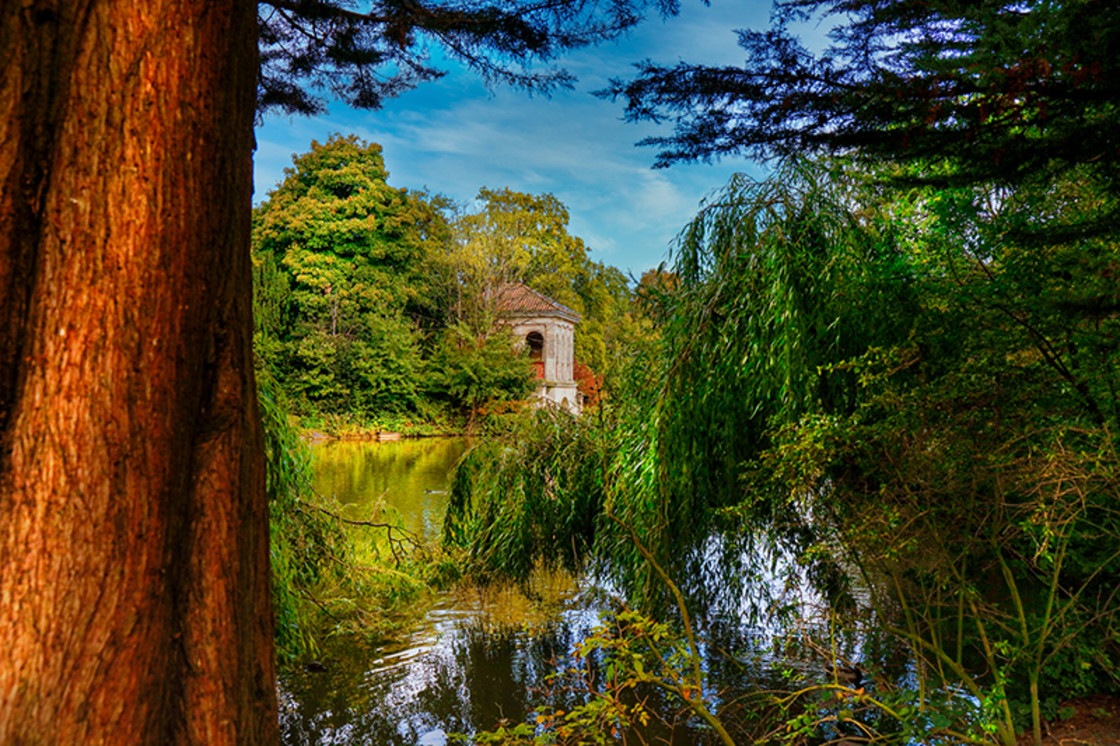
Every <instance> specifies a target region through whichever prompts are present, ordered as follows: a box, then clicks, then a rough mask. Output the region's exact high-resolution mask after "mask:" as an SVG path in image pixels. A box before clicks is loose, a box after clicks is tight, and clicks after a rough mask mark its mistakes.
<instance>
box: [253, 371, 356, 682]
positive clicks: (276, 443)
mask: <svg viewBox="0 0 1120 746" xmlns="http://www.w3.org/2000/svg"><path fill="white" fill-rule="evenodd" d="M258 384H259V391H258V399H259V401H260V410H261V421H262V424H263V427H264V441H265V469H266V472H265V473H266V477H265V486H266V487H265V488H266V490H267V493H268V500H269V523H270V527H271V543H270V559H271V565H272V599H273V607H274V611H275V614H276V649H277V655H278V658H279V660H280V662H281V663H282V664H283V663H290V662H291V661H293V660H295V659H297V658H300V657H301V656H304V655H306V654H308V653H311V652H313V651H314V650H315V649H316V642H315V628H316V626H317V623H318V620H319V616H320V610H319V607H318V606H317V605H316V604H315V603H314V601H312V600H311V596H310V595H309V594H310V592H311V589H313V588H315V587H316V586H317V585H318V584H319V583H320V582H321V581H322V580H323V579H324V576H325V575H326V574H328V573H330V572H331V571H332V569H333V568H332V560H331V558H332V557H334V558H338V557H348V556H349V554H350V552H349V545H348V543H347V542H346V538H345V536H344V534H343V533H342V531H341V530H340V529H339V527H338V525H337V524H335V523H333V522H332V521H330V520H329V519H328V517H327V516H326V515H325V514H322V513H317V512H316V511H312V510H307V509H306V507H305V504H304V500H306V498H307V497H308V496H309V495H310V494H311V483H310V473H311V472H310V457H309V454H308V452H307V447H306V446H305V445H304V444H303V443H302V442H300V439H299V435H298V433H297V432H296V430H295V428H294V427H292V425H291V424H290V423H289V422H288V414H287V409H286V407H284V404H283V394H282V393H281V391H280V387H279V385H278V384H277V383H276V379H275V378H273V377H272V376H271V375H269V374H268V372H267V371H266V370H262V371H259V372H258Z"/></svg>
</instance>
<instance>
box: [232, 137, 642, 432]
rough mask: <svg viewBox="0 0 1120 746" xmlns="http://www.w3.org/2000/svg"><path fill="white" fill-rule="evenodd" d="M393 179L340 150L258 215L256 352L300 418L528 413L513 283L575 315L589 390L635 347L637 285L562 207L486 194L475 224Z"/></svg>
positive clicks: (303, 161) (289, 175)
mask: <svg viewBox="0 0 1120 746" xmlns="http://www.w3.org/2000/svg"><path fill="white" fill-rule="evenodd" d="M388 178H389V174H388V171H387V170H386V167H385V163H384V160H383V158H382V155H381V148H380V146H378V145H376V144H368V143H365V142H363V141H362V140H360V139H359V138H357V137H354V136H349V137H342V136H338V135H335V136H332V137H331V138H330V139H329V140H328V141H327V142H326V143H323V144H320V143H317V142H313V143H312V145H311V150H310V151H309V152H307V153H305V154H302V155H299V156H296V157H294V158H293V166H292V168H290V169H287V170H286V176H285V178H284V180H283V181H282V182H281V183H280V184H279V185H278V186H277V188H276V189H275V190H274V191H272V192H271V193H270V194H269V196H268V198H267V199H266V200H265V201H264V202H263V203H261V205H260V206H258V207H257V208H256V209H255V210H254V212H253V272H254V304H255V308H256V324H257V326H256V333H255V337H254V338H255V347H256V351H257V354H258V356H259V357H260V359H261V361H262V362H263V363H264V364H265V365H267V366H269V368H270V369H271V371H272V372H273V373H274V374H275V376H276V377H277V379H278V381H279V382H280V385H281V386H282V387H283V389H284V391H285V393H286V394H287V397H288V399H289V401H290V402H291V403H292V406H293V407H294V409H295V411H296V412H297V413H298V414H301V415H309V416H313V417H315V416H317V417H321V416H324V415H347V416H352V417H356V418H359V419H367V420H372V419H376V418H378V417H382V418H384V417H398V418H399V417H406V418H407V417H411V418H419V419H425V418H428V419H433V418H434V419H438V418H440V417H444V416H448V415H451V416H464V415H466V416H471V415H473V414H474V413H476V412H477V411H478V410H479V409H480V408H481V407H483V406H484V405H486V404H488V403H499V402H502V401H511V400H518V399H521V398H524V397H525V395H526V393H527V392H528V390H529V389H530V387H531V382H530V380H529V377H530V367H529V365H528V363H527V360H526V359H525V356H524V355H522V354H518V352H517V351H516V346H515V344H514V340H512V339H510V338H509V336H508V334H506V333H503V329H502V326H501V324H500V317H499V313H498V311H497V309H496V308H495V307H494V298H495V292H494V291H495V290H496V289H497V288H498V287H500V286H501V285H502V284H503V283H508V282H524V283H526V284H528V285H529V286H531V287H533V288H534V289H536V290H538V291H540V292H542V293H544V294H546V295H548V296H549V297H551V298H553V299H554V300H556V301H558V302H560V303H563V304H564V305H566V306H568V307H570V308H572V309H573V310H575V311H576V312H578V313H580V314H581V316H582V317H583V321H582V322H581V324H580V325H579V326H578V327H577V331H576V338H575V354H576V358H577V360H578V361H580V362H581V364H582V366H583V367H582V368H581V370H582V371H585V377H586V378H587V382H588V384H589V385H595V386H597V383H598V380H599V378H601V377H602V376H603V375H604V374H609V373H610V372H611V371H612V370H614V368H615V367H616V364H617V358H618V356H619V353H618V349H619V344H620V343H621V342H622V341H623V340H625V339H627V338H634V337H638V336H640V335H641V333H642V332H641V329H642V324H641V322H640V321H638V320H636V318H635V308H634V307H633V305H632V302H631V292H630V288H629V284H628V281H627V278H626V277H625V275H623V274H622V273H621V272H620V271H619V270H617V269H614V268H613V267H608V266H606V265H604V264H602V263H599V262H594V261H592V260H591V259H590V258H589V257H588V252H587V247H586V246H585V245H584V244H583V242H582V241H581V240H580V239H579V238H577V237H575V236H572V235H570V234H569V233H568V229H567V223H568V212H567V209H566V208H565V207H564V206H563V205H562V204H561V203H560V202H559V200H557V199H556V198H555V197H553V196H552V195H547V194H546V195H530V194H522V193H519V192H515V191H512V190H509V189H496V190H495V189H487V188H483V189H481V190H480V191H479V194H478V200H477V203H478V205H479V207H478V209H477V210H475V211H472V210H469V209H466V208H464V207H456V206H454V205H452V204H450V202H449V201H448V200H447V199H446V198H443V197H441V196H439V195H432V194H427V193H423V192H411V191H409V190H407V189H399V188H396V187H392V186H390V185H389V184H388Z"/></svg>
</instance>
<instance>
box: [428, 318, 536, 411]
mask: <svg viewBox="0 0 1120 746" xmlns="http://www.w3.org/2000/svg"><path fill="white" fill-rule="evenodd" d="M513 351H514V340H513V338H512V337H511V336H510V335H509V333H508V332H504V331H502V330H498V331H495V332H494V333H491V334H488V335H486V336H484V337H482V338H481V339H479V338H478V337H476V336H474V335H473V334H471V333H470V331H469V330H468V329H467V328H466V327H465V326H464V325H462V324H456V325H452V326H451V327H449V328H448V329H447V331H446V332H445V334H444V336H443V340H442V343H441V344H440V345H439V347H437V349H436V350H435V352H434V353H433V355H432V359H431V362H430V367H431V373H430V374H429V377H428V386H429V387H430V390H429V396H431V397H432V398H433V399H436V400H440V399H443V400H445V401H446V402H448V403H449V404H450V405H451V406H452V407H453V408H454V409H455V410H457V411H459V412H462V413H464V414H466V415H467V417H468V423H469V426H472V429H473V423H474V421H475V418H476V417H477V415H478V414H479V412H480V410H482V408H483V406H484V405H487V404H494V403H498V402H508V401H514V400H521V399H524V398H525V396H526V395H528V394H529V392H530V391H531V390H532V387H533V384H532V371H531V369H530V367H529V364H528V360H527V359H526V358H525V357H524V356H521V355H517V354H515V353H514V352H513Z"/></svg>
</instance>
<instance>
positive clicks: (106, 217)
mask: <svg viewBox="0 0 1120 746" xmlns="http://www.w3.org/2000/svg"><path fill="white" fill-rule="evenodd" d="M640 5H641V3H627V2H624V3H621V4H617V3H611V4H606V5H605V8H601V7H600V6H598V5H595V4H592V5H590V6H588V5H585V4H583V3H573V2H561V3H557V4H548V5H547V6H545V7H536V6H534V5H533V4H530V3H524V4H521V3H517V4H511V5H505V6H503V7H502V8H495V7H492V6H490V5H487V4H486V3H467V4H465V5H464V4H456V5H454V6H447V7H440V6H425V5H420V4H408V5H407V6H401V5H399V4H397V3H374V4H373V5H372V6H371V7H370V8H369V9H368V13H362V12H359V11H357V10H354V9H352V8H350V7H344V6H343V5H342V4H341V3H339V4H331V3H324V2H319V1H318V0H316V1H314V2H312V1H310V0H308V1H306V2H303V1H300V0H296V1H295V2H285V3H275V4H273V5H272V6H265V11H264V12H265V15H264V16H263V17H262V19H261V21H260V22H258V19H257V18H255V17H254V14H253V10H254V8H253V5H252V4H250V3H235V2H231V1H230V0H217V1H215V2H205V3H203V2H197V1H196V2H188V1H186V0H157V1H156V2H147V3H135V2H125V3H118V4H112V5H110V4H108V3H104V2H76V3H70V4H57V5H56V4H54V3H48V2H40V3H6V4H4V5H3V6H0V48H2V49H3V50H4V52H5V55H6V59H5V64H4V67H3V69H2V72H0V102H2V107H3V108H2V116H0V526H2V528H0V572H2V573H3V575H2V578H0V587H2V589H3V590H2V595H0V645H2V646H3V649H4V655H5V663H4V666H2V667H0V741H2V742H18V743H159V744H169V743H206V744H223V743H268V742H274V741H275V740H276V739H277V725H276V700H275V692H274V676H273V660H272V659H273V656H272V621H271V611H270V608H269V587H268V519H267V514H266V505H265V499H264V490H263V454H262V447H261V436H260V424H259V418H258V414H257V407H256V401H255V392H254V382H253V373H252V365H251V357H250V341H251V340H250V338H251V332H252V319H251V312H250V302H251V284H250V282H251V281H250V266H249V225H250V197H251V192H252V170H251V153H252V142H253V141H252V123H253V117H254V111H255V106H256V104H257V103H258V101H257V98H256V96H255V95H254V92H255V91H256V90H257V89H258V84H259V85H260V91H261V97H260V98H261V100H260V103H261V104H262V105H268V104H276V103H286V104H288V105H289V108H296V109H300V108H302V109H306V106H304V107H300V106H292V105H291V104H292V102H298V101H305V102H306V101H310V100H312V99H311V98H310V97H309V96H308V95H307V94H304V93H301V89H300V88H299V85H300V84H301V83H308V82H309V83H310V84H311V85H312V86H314V85H317V84H319V83H321V82H322V80H338V79H340V78H338V77H331V76H330V75H327V76H326V78H323V79H322V80H321V79H320V78H317V77H316V76H317V74H318V73H319V72H320V71H322V70H328V72H329V70H330V69H333V68H334V67H337V63H339V62H340V61H348V62H353V63H355V65H356V67H353V68H351V69H352V70H353V71H356V75H355V81H356V82H355V83H354V85H353V86H350V87H346V88H345V90H342V91H340V92H342V93H344V94H347V95H346V97H347V98H348V100H350V101H351V102H352V103H356V104H359V105H366V106H376V105H378V104H379V103H380V101H381V99H380V98H376V97H370V96H369V95H367V93H368V92H369V91H371V90H374V89H375V88H376V86H374V87H369V86H364V85H362V84H361V83H362V82H363V81H368V80H369V78H370V77H371V76H377V75H379V74H380V72H379V71H383V70H387V69H392V68H393V66H394V65H395V64H396V63H398V62H400V63H403V64H404V66H405V67H408V66H409V64H408V63H409V60H410V59H412V58H414V53H413V51H412V50H416V49H422V48H423V46H424V44H425V43H426V42H427V41H429V40H430V39H429V37H425V36H424V34H425V33H427V34H430V37H431V38H434V39H435V40H436V41H437V42H443V43H445V44H449V45H452V51H453V52H456V53H460V54H465V55H469V56H470V57H471V59H473V60H474V62H475V67H476V68H479V69H483V70H484V71H485V70H487V69H490V70H494V71H498V70H503V69H505V68H504V66H503V65H504V62H505V61H506V60H508V59H510V58H511V57H512V59H513V60H514V61H515V62H517V61H521V62H524V61H531V60H539V59H547V58H549V57H550V56H551V55H552V54H554V53H555V52H556V51H557V50H558V49H561V48H563V47H565V46H572V45H574V44H579V43H586V42H588V41H594V40H596V39H602V38H607V37H609V36H611V35H614V34H617V33H619V32H620V31H621V30H623V29H624V28H625V27H626V26H628V25H630V24H632V23H634V22H636V21H637V20H638V17H637V15H635V14H633V13H628V12H627V10H628V9H633V8H634V7H635V6H640ZM268 7H271V8H272V9H273V11H274V14H273V15H271V16H270V15H268ZM601 10H602V13H600V11H601ZM280 19H282V20H280ZM596 19H598V20H596ZM585 22H586V23H585ZM323 24H326V26H329V28H324V27H323ZM262 29H263V31H262ZM289 32H290V34H292V35H293V36H287V34H288V33H289ZM261 33H263V34H264V40H263V41H264V46H265V49H266V52H267V54H266V57H267V60H266V62H267V64H266V68H265V73H264V74H263V75H261V74H260V67H259V66H258V55H257V42H258V34H261ZM371 39H374V40H380V42H379V43H378V44H373V45H371V44H370V43H368V42H369V41H370V40H371ZM381 42H383V43H381ZM410 55H412V57H410ZM285 60H286V61H287V62H288V63H290V64H287V66H286V67H285V66H283V63H284V61H285ZM277 64H281V66H282V68H283V70H282V72H283V74H282V75H281V76H280V78H277V77H276V76H275V75H273V74H272V73H270V72H269V71H275V70H276V69H277V68H276V65H277ZM401 69H404V68H401ZM511 75H513V76H514V82H523V83H525V84H526V85H533V84H534V83H535V82H541V81H534V79H533V78H532V77H531V76H529V77H523V78H522V79H520V80H518V79H517V78H516V74H515V73H511ZM498 77H501V76H498ZM561 77H562V76H561ZM309 79H310V80H309ZM389 79H392V76H389ZM399 82H403V83H405V84H407V83H408V82H409V81H408V80H404V81H399ZM327 87H328V88H330V86H329V85H328V86H327ZM397 90H400V85H399V84H395V87H394V86H391V87H390V88H389V89H388V90H387V91H386V92H388V93H393V92H395V91H397ZM278 97H279V98H283V102H281V101H279V100H278Z"/></svg>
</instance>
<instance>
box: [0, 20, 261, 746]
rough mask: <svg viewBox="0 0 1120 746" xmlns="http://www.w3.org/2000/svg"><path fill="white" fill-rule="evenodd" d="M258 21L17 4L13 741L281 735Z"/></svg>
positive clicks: (4, 309) (0, 255) (11, 158)
mask: <svg viewBox="0 0 1120 746" xmlns="http://www.w3.org/2000/svg"><path fill="white" fill-rule="evenodd" d="M256 65H257V61H256V20H255V4H254V3H251V2H247V1H245V0H70V1H69V2H66V1H56V2H50V1H48V0H40V1H36V2H32V1H31V0H4V1H3V2H2V3H0V107H2V110H0V743H2V744H8V743H18V744H23V743H28V744H70V743H73V744H77V743H81V744H179V743H194V744H228V743H253V744H260V743H270V742H275V741H277V740H278V737H277V725H276V697H275V688H274V663H273V652H272V650H273V648H272V615H271V602H270V587H269V571H268V514H267V505H266V500H265V497H264V471H263V470H264V466H263V455H262V446H261V433H260V423H259V416H258V414H257V408H256V393H255V384H254V380H253V371H252V358H251V349H250V345H251V331H252V319H251V313H252V311H251V279H250V265H249V221H250V209H251V195H252V164H251V159H252V147H253V144H252V137H253V131H252V126H253V110H254V95H255V85H256V72H257V67H256Z"/></svg>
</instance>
